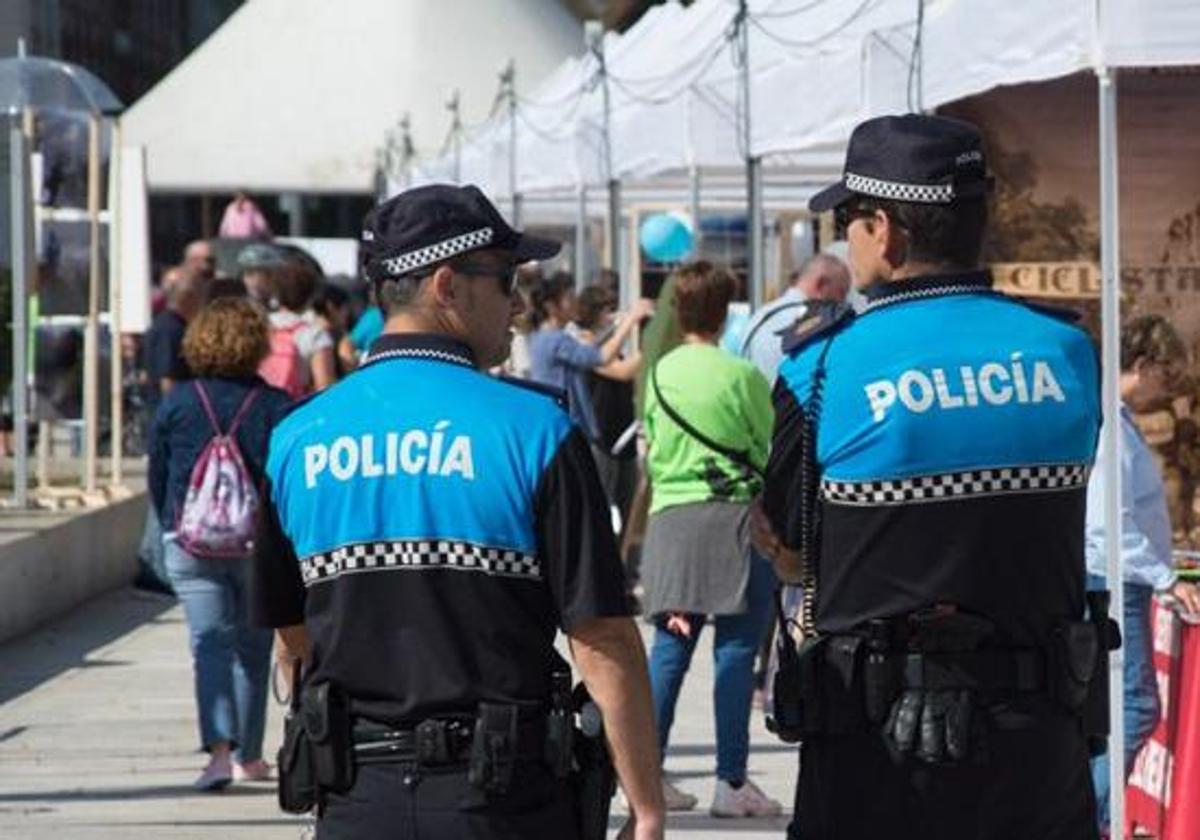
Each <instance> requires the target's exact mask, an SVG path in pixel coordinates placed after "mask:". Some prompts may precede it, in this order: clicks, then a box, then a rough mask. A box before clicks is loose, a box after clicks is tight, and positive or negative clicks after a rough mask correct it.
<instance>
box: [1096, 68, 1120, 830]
mask: <svg viewBox="0 0 1200 840" xmlns="http://www.w3.org/2000/svg"><path fill="white" fill-rule="evenodd" d="M1097 81H1098V91H1097V92H1098V94H1099V107H1100V113H1099V126H1100V266H1101V275H1102V277H1103V280H1102V288H1103V291H1102V299H1101V306H1102V334H1103V345H1102V351H1101V352H1102V364H1101V371H1102V374H1103V377H1104V388H1103V394H1102V400H1103V412H1104V421H1105V422H1104V427H1103V430H1102V435H1103V438H1104V440H1103V445H1104V449H1105V453H1106V456H1107V463H1106V465H1105V466H1106V467H1107V470H1108V472H1107V475H1105V485H1104V490H1105V494H1104V546H1105V553H1106V555H1107V556H1106V558H1105V559H1106V561H1107V569H1108V588H1109V590H1110V591H1111V592H1112V601H1111V605H1112V617H1113V618H1114V619H1115V620H1116V621H1117V622H1118V623H1120V624H1122V631H1123V630H1124V626H1123V625H1124V615H1125V597H1124V589H1123V586H1122V581H1124V579H1125V575H1124V563H1123V561H1122V558H1121V434H1120V431H1121V422H1120V398H1121V397H1120V392H1119V389H1118V376H1119V371H1120V346H1121V342H1120V332H1121V256H1120V239H1119V237H1120V224H1119V216H1118V212H1119V208H1118V203H1117V199H1118V191H1117V184H1118V177H1119V172H1120V167H1119V161H1118V157H1117V80H1116V77H1115V75H1114V73H1113V71H1112V70H1111V69H1109V68H1107V67H1101V68H1100V69H1098V70H1097ZM1124 674H1125V656H1124V652H1123V651H1121V650H1120V649H1118V650H1115V651H1113V652H1112V654H1111V656H1110V658H1109V716H1110V735H1109V740H1108V758H1109V820H1110V823H1109V824H1110V825H1111V826H1112V829H1113V833H1114V836H1123V835H1124V831H1125V714H1124V713H1125V695H1124V690H1123V687H1124V682H1125V680H1124Z"/></svg>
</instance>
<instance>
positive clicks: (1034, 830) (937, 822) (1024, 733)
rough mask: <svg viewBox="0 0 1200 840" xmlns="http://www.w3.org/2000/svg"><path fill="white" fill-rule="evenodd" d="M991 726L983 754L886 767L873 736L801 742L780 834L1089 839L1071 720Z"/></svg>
mask: <svg viewBox="0 0 1200 840" xmlns="http://www.w3.org/2000/svg"><path fill="white" fill-rule="evenodd" d="M1019 722H1020V723H1021V724H1022V725H1021V726H1020V728H1013V729H1009V728H1000V729H993V731H992V733H991V736H990V738H989V744H988V752H987V759H986V761H984V762H980V763H970V764H964V765H956V766H931V765H927V764H924V763H922V762H919V761H916V760H910V761H907V762H905V763H903V764H895V763H893V762H892V760H891V759H890V758H889V756H888V754H887V751H886V749H885V748H884V744H883V740H882V738H881V736H879V735H878V734H875V733H867V734H861V735H848V736H825V737H821V738H818V739H808V740H807V741H805V743H804V744H803V745H802V747H801V751H800V780H799V783H798V784H797V786H796V804H795V817H794V818H793V821H792V824H791V825H790V826H788V838H789V840H864V838H874V837H886V838H889V840H905V839H906V838H912V840H968V838H969V839H970V840H1018V838H1019V840H1096V839H1097V838H1098V837H1099V832H1098V829H1097V825H1096V805H1095V798H1094V796H1093V794H1092V783H1091V776H1090V774H1089V772H1088V754H1087V747H1086V743H1085V741H1084V738H1083V736H1082V735H1081V734H1080V732H1079V724H1078V721H1077V719H1075V718H1073V717H1070V716H1068V715H1066V714H1061V713H1060V714H1052V715H1050V716H1047V717H1041V716H1039V717H1037V718H1036V719H1034V720H1029V719H1023V720H1021V721H1019Z"/></svg>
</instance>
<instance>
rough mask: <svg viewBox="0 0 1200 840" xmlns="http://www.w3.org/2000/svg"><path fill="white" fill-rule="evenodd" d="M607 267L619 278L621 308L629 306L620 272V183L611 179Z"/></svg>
mask: <svg viewBox="0 0 1200 840" xmlns="http://www.w3.org/2000/svg"><path fill="white" fill-rule="evenodd" d="M607 245H608V248H607V249H606V250H607V251H608V258H607V262H608V265H607V266H606V268H609V269H612V270H613V271H615V272H617V275H618V276H620V277H621V308H622V309H625V308H627V307H628V306H629V303H630V301H629V292H628V287H627V284H626V283H625V278H624V276H623V275H624V272H622V271H621V182H620V181H618V180H617V179H616V178H613V179H612V180H611V181H609V182H608V242H607Z"/></svg>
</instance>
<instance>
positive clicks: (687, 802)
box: [663, 779, 700, 811]
mask: <svg viewBox="0 0 1200 840" xmlns="http://www.w3.org/2000/svg"><path fill="white" fill-rule="evenodd" d="M699 801H700V800H698V799H697V798H696V797H694V796H692V795H691V794H690V793H684V792H683V791H682V790H680V789H679V788H677V787H675V785H673V784H671V783H670V782H668V781H667V780H666V779H663V804H664V805H665V806H666V808H667V810H668V811H690V810H692V809H693V808H695V807H696V803H697V802H699Z"/></svg>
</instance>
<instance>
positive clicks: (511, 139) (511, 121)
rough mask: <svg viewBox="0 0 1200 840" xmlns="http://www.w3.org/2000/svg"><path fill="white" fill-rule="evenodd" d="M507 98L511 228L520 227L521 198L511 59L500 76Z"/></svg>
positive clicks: (515, 85)
mask: <svg viewBox="0 0 1200 840" xmlns="http://www.w3.org/2000/svg"><path fill="white" fill-rule="evenodd" d="M500 81H501V83H502V84H503V85H504V86H505V94H506V96H507V98H508V196H509V200H510V201H511V202H512V226H513V227H515V228H519V227H520V226H521V196H520V195H519V194H518V193H517V65H516V62H515V61H514V60H513V59H509V60H508V66H507V67H506V68H505V69H504V72H503V73H501V74H500Z"/></svg>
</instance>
